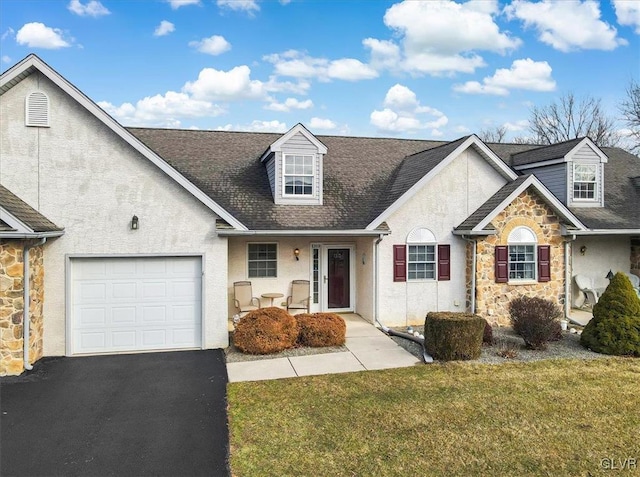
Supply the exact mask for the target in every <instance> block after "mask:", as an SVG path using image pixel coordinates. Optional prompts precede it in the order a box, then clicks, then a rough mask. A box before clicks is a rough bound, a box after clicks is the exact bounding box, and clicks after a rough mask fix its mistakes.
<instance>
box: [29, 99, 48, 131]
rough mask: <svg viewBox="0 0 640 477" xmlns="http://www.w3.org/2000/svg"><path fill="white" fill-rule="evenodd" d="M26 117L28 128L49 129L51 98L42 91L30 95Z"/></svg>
mask: <svg viewBox="0 0 640 477" xmlns="http://www.w3.org/2000/svg"><path fill="white" fill-rule="evenodd" d="M24 116H25V124H26V125H27V126H36V127H49V97H48V96H47V95H46V94H44V93H43V92H42V91H34V92H33V93H30V94H29V95H28V96H27V99H26V107H25V115H24Z"/></svg>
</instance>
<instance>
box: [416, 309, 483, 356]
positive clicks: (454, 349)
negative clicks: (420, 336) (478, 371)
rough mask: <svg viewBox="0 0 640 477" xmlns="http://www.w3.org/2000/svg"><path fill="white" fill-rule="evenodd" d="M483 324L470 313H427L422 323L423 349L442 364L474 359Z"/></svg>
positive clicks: (478, 348)
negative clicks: (456, 360)
mask: <svg viewBox="0 0 640 477" xmlns="http://www.w3.org/2000/svg"><path fill="white" fill-rule="evenodd" d="M485 323H486V321H485V320H484V318H481V317H479V316H478V315H472V314H469V313H448V312H430V313H428V314H427V317H426V319H425V322H424V347H425V349H426V351H427V353H429V354H430V355H431V356H433V357H434V358H436V359H441V360H443V361H451V360H455V359H465V360H466V359H477V358H479V357H480V354H481V353H482V337H483V334H484V329H485Z"/></svg>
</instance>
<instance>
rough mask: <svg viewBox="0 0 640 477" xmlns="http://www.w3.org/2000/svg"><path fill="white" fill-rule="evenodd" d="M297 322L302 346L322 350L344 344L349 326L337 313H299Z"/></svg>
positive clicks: (299, 340) (299, 341) (299, 342)
mask: <svg viewBox="0 0 640 477" xmlns="http://www.w3.org/2000/svg"><path fill="white" fill-rule="evenodd" d="M296 321H297V322H298V344H299V345H300V346H311V347H318V348H320V347H324V346H341V345H343V344H344V341H345V335H346V332H347V325H346V324H345V322H344V319H342V317H341V316H339V315H336V314H335V313H299V314H297V315H296Z"/></svg>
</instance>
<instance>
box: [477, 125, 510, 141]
mask: <svg viewBox="0 0 640 477" xmlns="http://www.w3.org/2000/svg"><path fill="white" fill-rule="evenodd" d="M478 137H480V139H482V141H483V142H504V139H505V138H506V137H507V128H505V127H504V126H496V127H494V128H487V129H482V130H480V132H479V133H478Z"/></svg>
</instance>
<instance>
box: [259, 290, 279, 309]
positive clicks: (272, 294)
mask: <svg viewBox="0 0 640 477" xmlns="http://www.w3.org/2000/svg"><path fill="white" fill-rule="evenodd" d="M261 296H262V298H271V305H270V306H273V299H274V298H282V297H283V296H284V295H283V294H282V293H263V294H262V295H261Z"/></svg>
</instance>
